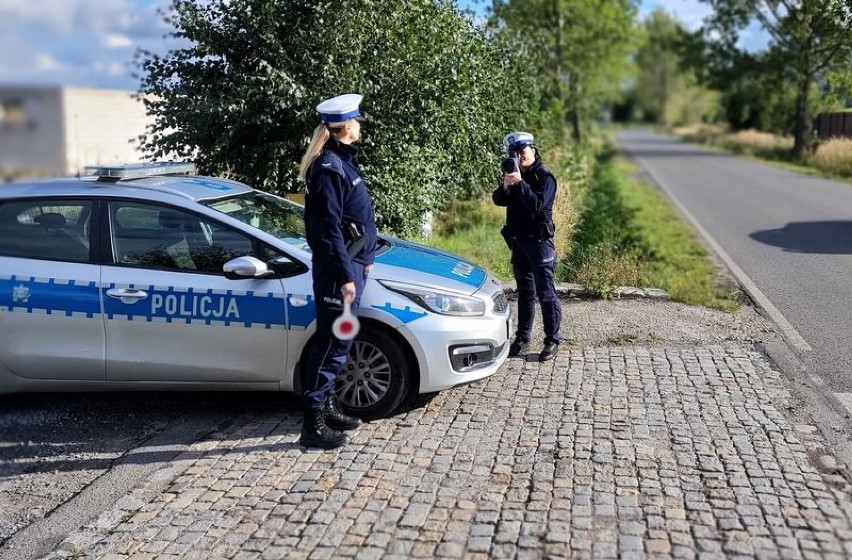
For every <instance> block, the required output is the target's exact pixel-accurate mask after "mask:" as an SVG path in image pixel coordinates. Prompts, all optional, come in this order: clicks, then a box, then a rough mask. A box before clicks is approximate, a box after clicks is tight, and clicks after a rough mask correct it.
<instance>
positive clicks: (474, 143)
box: [139, 0, 538, 235]
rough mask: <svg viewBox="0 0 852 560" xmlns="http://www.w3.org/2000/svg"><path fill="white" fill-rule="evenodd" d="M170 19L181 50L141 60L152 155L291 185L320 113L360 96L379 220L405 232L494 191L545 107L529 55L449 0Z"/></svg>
mask: <svg viewBox="0 0 852 560" xmlns="http://www.w3.org/2000/svg"><path fill="white" fill-rule="evenodd" d="M167 21H168V22H169V23H170V24H171V25H172V26H173V27H174V29H175V32H174V35H175V36H177V37H179V38H182V39H184V41H185V43H186V46H185V47H183V48H179V49H175V50H173V51H171V52H169V53H168V54H167V55H165V56H158V55H156V54H152V53H143V54H142V55H141V57H140V59H139V68H140V70H141V72H140V74H141V81H142V87H141V90H142V93H145V94H151V96H148V97H149V99H148V100H147V101H146V105H147V108H148V110H149V112H151V113H152V114H153V115H154V117H155V122H154V124H153V126H151V127H150V128H149V129H148V131H147V134H146V135H145V137H144V147H145V148H146V150H147V151H148V153H149V154H150V156H151V157H152V158H161V157H164V156H167V155H172V154H174V155H177V156H179V157H186V158H192V159H194V160H195V161H196V163H197V164H198V166H199V168H200V170H201V171H202V172H204V173H209V174H227V175H230V176H233V177H234V178H237V179H239V180H242V181H245V182H247V183H249V184H251V185H252V186H255V187H257V188H261V189H264V190H268V191H271V192H279V193H281V192H285V191H296V190H299V189H300V188H301V186H300V185H299V184H298V183H297V181H296V176H297V166H298V162H299V160H300V158H301V155H302V152H303V151H304V149H305V147H306V145H307V142H308V139H309V138H310V134H311V132H312V130H313V128H314V127H315V126H316V125H317V124H318V118H317V115H316V113H315V110H314V107H315V106H316V104H317V103H318V102H319V101H321V100H322V99H324V98H327V97H331V96H333V95H337V94H340V93H346V92H353V91H355V92H358V93H361V94H363V95H364V96H365V99H364V102H363V103H362V109H363V110H364V111H365V112H366V114H367V115H368V122H367V124H366V125H365V127H364V138H363V140H362V142H361V147H362V158H361V162H362V166H363V168H364V171H365V175H366V177H367V178H368V183H369V185H370V190H371V194H372V195H373V199H374V201H375V204H376V217H377V221H378V222H379V225H380V227H383V228H385V229H389V230H391V231H393V232H394V233H397V234H400V235H407V234H411V233H414V232H415V231H417V229H418V228H419V225H420V221H421V219H422V216H423V214H424V213H425V212H426V211H428V210H433V209H438V208H440V207H442V206H443V204H444V203H445V202H446V201H448V200H450V199H452V198H457V197H466V196H472V195H474V194H476V193H480V192H483V191H484V190H485V189H488V188H490V187H491V186H492V179H493V178H494V177H495V175H496V172H497V171H496V170H497V157H498V154H499V151H500V150H501V148H502V146H501V139H502V136H503V134H505V131H506V129H507V128H512V127H514V126H520V125H521V124H522V123H525V122H526V120H527V119H530V118H532V117H533V116H534V114H535V110H536V108H537V100H538V98H537V87H536V85H535V82H534V81H533V79H532V75H531V73H529V72H528V70H527V69H526V68H525V67H524V66H523V65H521V64H518V63H517V57H519V56H522V55H523V49H518V48H515V45H513V44H510V43H507V42H505V41H504V40H496V39H493V38H491V37H488V36H487V35H486V33H485V32H484V31H482V30H480V29H478V28H476V27H475V26H473V25H472V24H471V22H470V21H469V20H468V19H467V18H466V17H464V16H463V15H462V14H460V13H459V12H458V11H457V10H456V9H455V7H454V5H453V3H452V2H449V1H437V2H436V1H432V0H396V1H392V2H391V1H381V0H338V1H331V0H288V1H286V2H281V1H277V0H210V1H208V2H203V3H197V2H194V1H191V0H173V3H172V6H171V10H170V13H169V15H168V16H167ZM507 109H510V110H507Z"/></svg>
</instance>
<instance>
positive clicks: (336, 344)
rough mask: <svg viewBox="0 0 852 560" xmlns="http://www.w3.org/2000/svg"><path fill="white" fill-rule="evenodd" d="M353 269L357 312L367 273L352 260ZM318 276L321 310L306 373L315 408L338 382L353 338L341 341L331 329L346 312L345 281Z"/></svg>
mask: <svg viewBox="0 0 852 560" xmlns="http://www.w3.org/2000/svg"><path fill="white" fill-rule="evenodd" d="M352 269H353V272H354V273H355V290H356V294H355V301H353V302H352V304H351V305H350V310H351V311H352V313H353V314H355V315H357V310H358V306H359V305H360V303H361V292H363V291H364V284H365V281H366V279H367V274H366V272H365V271H364V265H362V264H360V263H357V262H355V261H352ZM317 276H319V277H315V278H314V305H315V306H316V310H317V330H316V335H315V336H314V344H313V346H312V347H311V353H310V356H309V357H308V363H307V367H306V368H305V369H304V374H303V376H302V394H303V396H304V397H305V400H306V403H305V404H306V405H307V406H310V407H312V408H321V407H323V406H324V405H325V401H326V399H328V397H329V396H331V394H332V392H333V391H334V383H335V379H336V378H337V374H338V373H340V370H341V369H343V366H344V365H345V364H346V358H347V356H348V355H349V349H350V348H352V340H339V339H338V338H337V337H335V336H334V334H332V332H331V325H332V323H334V320H335V319H337V318H338V317H339V316H340V314H341V313H343V300H342V299H341V295H340V287H341V284H340V283H339V282H336V281H334V280H333V279H326V278H328V276H331V275H327V276H326V278H323V277H322V276H325V275H317Z"/></svg>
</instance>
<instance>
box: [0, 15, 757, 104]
mask: <svg viewBox="0 0 852 560" xmlns="http://www.w3.org/2000/svg"><path fill="white" fill-rule="evenodd" d="M458 1H459V5H460V7H470V8H472V9H474V10H476V11H478V12H479V13H482V11H483V10H484V6H486V5H490V2H489V1H483V0H458ZM170 3H171V2H170V0H0V85H8V84H27V85H33V84H50V85H69V86H77V87H93V88H113V89H127V90H135V89H137V87H138V85H139V81H138V79H136V78H133V77H132V73H133V70H134V66H133V64H132V63H133V56H134V53H135V52H136V51H137V49H139V48H142V49H147V50H151V51H153V52H157V53H161V54H163V53H165V52H167V50H168V49H169V48H170V47H171V48H173V47H174V46H175V45H176V43H175V42H174V41H173V40H168V39H165V38H164V36H165V35H166V34H167V33H168V32H169V31H170V28H169V27H168V26H167V25H166V24H165V23H164V22H163V17H162V15H161V14H159V13H158V9H163V8H165V7H167V6H168V5H169V4H170ZM656 7H662V8H663V9H665V10H666V11H668V12H669V13H671V14H673V15H674V16H675V17H677V18H678V19H679V20H680V21H681V22H682V23H683V24H684V25H685V26H686V27H687V28H689V29H694V28H696V27H697V26H698V25H700V23H701V20H702V18H703V17H704V16H705V15H707V14H708V12H709V8H708V7H707V5H706V4H702V3H701V2H699V1H698V0H641V4H640V10H639V14H640V17H644V16H645V15H647V14H648V13H650V12H651V11H652V10H653V9H654V8H656ZM752 32H753V34H754V35H755V36H753V37H750V38H747V39H746V40H747V41H752V42H758V43H759V42H760V40H761V39H760V37H759V36H758V35H757V34H758V32H757V31H755V30H752Z"/></svg>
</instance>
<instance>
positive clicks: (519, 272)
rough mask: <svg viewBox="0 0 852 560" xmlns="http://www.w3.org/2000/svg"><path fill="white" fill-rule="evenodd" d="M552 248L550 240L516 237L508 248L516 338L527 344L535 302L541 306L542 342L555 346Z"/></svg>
mask: <svg viewBox="0 0 852 560" xmlns="http://www.w3.org/2000/svg"><path fill="white" fill-rule="evenodd" d="M555 265H556V247H555V245H554V244H553V239H547V240H545V241H539V240H538V239H535V238H533V237H516V238H514V241H513V244H512V269H513V271H514V273H515V282H517V284H518V331H517V336H518V338H520V339H521V340H522V341H524V342H529V340H530V334H531V332H532V327H533V319H534V318H535V300H536V296H538V302H539V304H540V305H541V317H542V322H543V323H544V342H545V343H548V342H555V343H556V344H559V326H560V324H561V323H562V306H561V304H560V303H559V298H558V297H557V296H556V288H555V286H554V280H553V273H554V269H555Z"/></svg>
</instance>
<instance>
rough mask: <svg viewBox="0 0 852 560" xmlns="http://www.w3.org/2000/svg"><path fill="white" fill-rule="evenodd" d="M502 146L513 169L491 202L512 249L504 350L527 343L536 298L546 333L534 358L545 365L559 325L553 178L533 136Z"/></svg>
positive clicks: (520, 135)
mask: <svg viewBox="0 0 852 560" xmlns="http://www.w3.org/2000/svg"><path fill="white" fill-rule="evenodd" d="M503 144H504V145H505V147H506V149H507V150H508V151H509V155H510V157H512V158H514V159H515V161H516V166H515V169H514V170H511V171H507V172H505V173H504V175H503V179H502V181H501V184H500V185H499V186H498V187H497V189H496V190H495V191H494V193H493V195H492V199H493V200H494V204H496V205H497V206H505V207H506V225H505V226H503V230H502V231H501V233H502V234H503V237H504V238H505V239H506V243H507V244H508V245H509V249H510V250H511V251H512V270H513V272H514V275H515V281H516V282H517V285H518V330H517V332H516V333H515V340H514V341H513V342H512V345H511V346H510V347H509V356H510V357H514V356H519V355H520V354H521V353H522V352H524V351H525V350H526V348H527V345H528V344H529V340H530V333H531V331H532V326H533V319H534V317H535V299H536V296H538V301H539V304H540V305H541V315H542V319H543V322H544V335H545V338H544V348H542V350H541V352H540V353H539V360H540V361H542V362H544V361H547V360H552V359H553V357H554V356H555V355H556V353H557V352H558V351H559V325H560V323H561V321H562V306H561V305H560V303H559V298H558V297H557V296H556V289H555V287H554V281H553V274H554V268H555V264H556V247H555V245H554V243H553V233H554V230H553V200H554V198H555V197H556V178H555V177H554V176H553V173H551V172H550V170H549V169H548V168H547V167H545V166H544V165H543V164H542V162H541V157H540V156H539V154H538V150H537V149H536V147H535V145H534V144H533V136H532V134H529V133H527V132H512V133H510V134H508V135H506V137H505V138H504V139H503Z"/></svg>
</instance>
